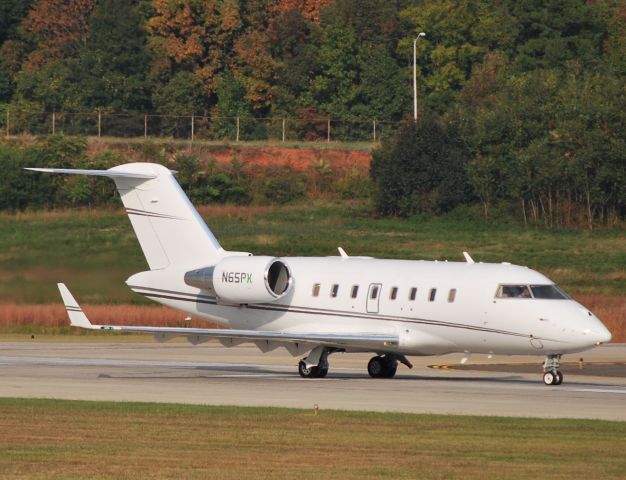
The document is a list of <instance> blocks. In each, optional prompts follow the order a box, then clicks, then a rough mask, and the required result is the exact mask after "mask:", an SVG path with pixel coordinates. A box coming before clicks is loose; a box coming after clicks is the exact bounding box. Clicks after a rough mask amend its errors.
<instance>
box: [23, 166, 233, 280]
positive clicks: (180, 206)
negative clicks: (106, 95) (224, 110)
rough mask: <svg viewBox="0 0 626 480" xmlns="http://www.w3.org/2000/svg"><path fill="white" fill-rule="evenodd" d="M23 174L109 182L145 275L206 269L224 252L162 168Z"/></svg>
mask: <svg viewBox="0 0 626 480" xmlns="http://www.w3.org/2000/svg"><path fill="white" fill-rule="evenodd" d="M28 170H35V171H42V172H52V173H68V174H75V175H96V176H103V177H110V178H112V179H113V180H114V181H115V185H116V186H117V190H118V192H119V193H120V197H121V198H122V202H123V203H124V207H125V208H126V213H128V217H129V218H130V221H131V223H132V225H133V229H134V230H135V234H136V235H137V239H138V240H139V244H140V245H141V249H142V250H143V253H144V255H145V257H146V260H147V261H148V265H149V267H150V270H161V269H165V268H168V267H169V266H170V265H175V266H177V267H190V268H191V267H197V266H199V265H211V264H215V263H216V262H217V261H218V260H219V259H221V258H222V257H223V256H224V253H225V252H224V249H223V248H222V247H221V246H220V244H219V242H218V241H217V239H216V238H215V236H214V235H213V233H212V232H211V230H209V228H208V227H207V226H206V224H205V223H204V220H202V217H200V215H199V214H198V212H197V211H196V209H195V208H194V207H193V205H192V204H191V202H190V201H189V199H188V198H187V196H186V195H185V193H184V192H183V190H182V189H181V188H180V185H178V182H176V179H175V178H174V175H173V174H172V172H171V171H170V170H168V169H167V168H166V167H164V166H162V165H158V164H154V163H127V164H125V165H120V166H117V167H113V168H110V169H109V170H74V169H60V168H29V169H28Z"/></svg>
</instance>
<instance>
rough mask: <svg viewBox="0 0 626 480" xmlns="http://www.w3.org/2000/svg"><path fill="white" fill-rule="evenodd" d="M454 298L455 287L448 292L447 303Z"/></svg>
mask: <svg viewBox="0 0 626 480" xmlns="http://www.w3.org/2000/svg"><path fill="white" fill-rule="evenodd" d="M455 298H456V288H451V289H450V291H449V292H448V302H449V303H452V302H454V299H455Z"/></svg>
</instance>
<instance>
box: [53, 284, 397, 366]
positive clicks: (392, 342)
mask: <svg viewBox="0 0 626 480" xmlns="http://www.w3.org/2000/svg"><path fill="white" fill-rule="evenodd" d="M57 286H58V287H59V292H60V293H61V297H62V299H63V303H64V304H65V310H66V311H67V314H68V317H69V319H70V324H71V325H72V326H73V327H79V328H85V329H88V330H104V331H117V332H135V333H148V334H152V335H154V336H155V338H156V339H157V340H158V341H167V340H170V339H171V338H174V337H179V336H184V337H187V340H188V341H189V342H191V343H193V344H198V343H203V342H206V341H209V340H211V339H212V338H216V339H218V340H219V341H220V342H221V343H222V345H224V346H234V345H238V344H240V343H246V342H253V343H255V344H256V345H257V347H259V348H260V349H261V350H262V351H264V349H266V350H265V351H270V350H273V349H274V348H277V347H279V346H284V347H285V348H287V350H288V351H289V353H291V354H292V355H294V352H295V353H296V354H299V352H302V351H304V352H306V351H308V350H310V349H311V347H312V345H323V346H329V347H336V348H344V347H349V348H365V349H380V348H389V347H394V346H397V345H398V341H399V338H398V336H397V335H388V334H379V333H359V334H351V333H313V332H285V331H267V330H265V331H257V330H232V329H226V328H186V327H185V328H181V327H138V326H130V325H94V324H92V323H91V322H90V321H89V319H88V318H87V316H86V315H85V314H84V313H83V311H82V309H81V307H80V305H79V304H78V302H77V301H76V300H75V299H74V297H73V296H72V294H71V293H70V291H69V290H68V288H67V287H66V286H65V284H63V283H59V284H57ZM274 345H275V346H274Z"/></svg>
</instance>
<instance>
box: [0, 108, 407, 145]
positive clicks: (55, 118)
mask: <svg viewBox="0 0 626 480" xmlns="http://www.w3.org/2000/svg"><path fill="white" fill-rule="evenodd" d="M399 125H400V122H399V121H390V120H377V119H360V120H359V119H355V120H352V119H351V120H345V119H332V118H293V117H282V118H253V117H208V116H202V115H161V114H146V113H107V112H102V111H96V112H73V113H72V112H32V111H22V110H12V109H10V108H5V109H4V111H2V112H0V129H2V131H3V132H4V135H5V136H6V137H9V136H12V135H23V134H30V135H50V134H65V135H81V136H95V137H126V138H137V137H145V138H149V137H151V138H175V139H187V140H191V141H228V142H239V141H269V142H294V141H296V142H336V141H339V142H378V141H380V140H381V139H383V138H385V137H388V136H389V135H391V134H393V132H394V131H396V130H397V128H398V127H399Z"/></svg>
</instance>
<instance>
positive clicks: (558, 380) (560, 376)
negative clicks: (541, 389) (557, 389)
mask: <svg viewBox="0 0 626 480" xmlns="http://www.w3.org/2000/svg"><path fill="white" fill-rule="evenodd" d="M562 383H563V374H562V373H561V370H557V371H556V381H555V382H554V384H555V385H561V384H562Z"/></svg>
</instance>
